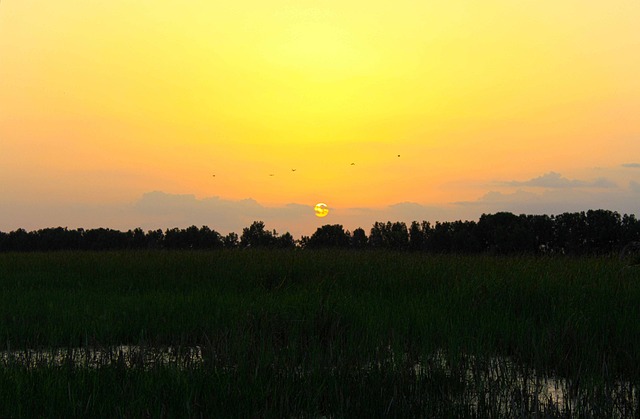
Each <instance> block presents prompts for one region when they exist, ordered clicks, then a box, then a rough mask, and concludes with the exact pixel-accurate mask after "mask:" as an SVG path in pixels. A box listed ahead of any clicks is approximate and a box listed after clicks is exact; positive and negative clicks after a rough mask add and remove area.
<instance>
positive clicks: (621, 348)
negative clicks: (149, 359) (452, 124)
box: [0, 250, 640, 417]
mask: <svg viewBox="0 0 640 419" xmlns="http://www.w3.org/2000/svg"><path fill="white" fill-rule="evenodd" d="M622 268H623V267H622V265H621V262H620V261H619V260H617V259H606V258H584V259H570V258H533V257H490V256H464V257H460V256H431V255H423V254H411V253H393V252H349V251H346V252H345V251H343V252H340V251H317V252H315V251H314V252H310V251H305V252H300V251H259V250H255V251H215V252H188V251H184V252H178V251H176V252H165V251H155V252H129V253H126V252H124V253H115V252H114V253H91V252H60V253H41V254H37V253H35V254H34V253H29V254H0V339H2V341H0V343H2V345H3V346H4V349H6V350H16V349H23V348H30V349H33V350H37V349H44V350H46V349H47V348H59V347H107V346H113V345H121V344H132V345H146V346H173V347H180V346H195V345H199V346H200V347H202V348H203V355H204V357H205V363H204V367H202V368H198V369H190V370H184V369H180V368H170V367H168V366H162V367H157V368H152V369H150V370H135V369H133V370H131V369H118V368H117V367H115V366H114V367H104V368H100V369H97V370H86V369H82V368H77V367H69V368H67V369H65V368H62V367H54V366H50V367H46V368H45V367H43V368H39V369H28V368H25V367H23V366H20V365H8V366H5V367H4V368H3V369H0V389H2V390H0V397H3V398H4V400H2V399H0V402H1V405H2V406H6V407H3V408H4V409H7V410H1V409H0V415H9V416H18V417H29V416H42V415H45V416H46V414H45V413H43V412H47V411H49V412H52V411H53V412H59V413H60V415H62V416H68V415H70V416H86V415H90V416H114V415H115V416H121V417H129V416H138V417H139V416H140V415H145V414H150V415H152V416H154V417H156V416H157V417H161V416H163V415H169V416H185V412H186V413H187V416H188V415H193V416H198V415H199V414H200V413H202V414H203V415H205V416H210V415H211V414H214V413H217V414H219V415H222V416H230V415H233V416H258V417H283V416H294V417H295V416H296V415H297V417H313V416H314V415H320V416H322V415H332V416H336V417H352V416H354V415H361V414H366V415H370V416H373V417H377V416H382V415H385V414H387V415H389V416H391V417H394V416H396V417H403V416H404V417H407V416H418V417H420V416H433V415H436V416H473V415H474V412H475V411H474V410H473V409H474V408H476V407H477V406H476V407H474V406H475V405H474V404H473V403H476V405H477V403H478V400H484V399H483V398H477V400H476V401H475V402H474V401H473V400H470V399H469V397H468V396H465V394H469V393H468V391H467V390H465V386H468V382H467V380H466V379H465V374H467V371H468V362H469V359H468V356H471V355H473V356H476V357H478V359H489V358H491V357H496V356H499V357H503V358H505V359H506V358H508V359H510V360H512V361H513V362H516V363H517V364H518V365H522V366H523V368H525V369H527V370H532V369H535V371H537V372H538V373H539V374H552V375H556V376H560V377H565V378H567V379H569V380H573V381H574V382H580V383H586V382H593V383H595V384H593V386H591V387H589V388H593V389H597V388H604V387H603V386H605V384H606V383H613V382H616V381H620V380H623V381H625V382H629V383H638V382H640V362H639V361H640V359H638V356H639V355H638V354H640V271H638V270H632V269H622ZM436 352H439V353H443V354H445V356H446V358H447V359H448V365H449V366H450V367H448V369H443V368H440V367H439V366H437V365H434V366H433V367H432V369H431V370H429V371H428V372H426V373H424V374H422V375H416V372H415V371H414V369H415V366H416V365H417V364H420V365H422V364H425V363H428V362H427V361H428V360H429V359H430V357H432V356H433V354H434V353H436ZM391 359H393V360H394V361H393V362H391V361H390V360H391ZM474 362H475V361H474ZM477 362H478V363H480V361H477ZM478 365H480V364H478ZM512 381H513V382H512V383H511V384H512V385H514V386H515V387H514V388H517V382H516V380H515V379H512ZM597 383H602V385H599V384H597ZM483 385H484V384H478V386H479V387H478V388H481V387H482V386H483ZM108 386H112V387H113V388H114V390H113V392H109V391H108V390H107V387H108ZM127 386H129V387H127ZM598 386H600V387H598ZM491 391H496V390H494V389H492V390H491ZM514 391H515V390H514ZM581 391H583V392H588V391H590V390H584V389H583V390H581ZM132 392H133V393H132ZM474 392H477V390H474ZM130 393H131V394H137V395H138V398H135V399H133V398H130V397H133V396H128V394H130ZM601 393H602V394H603V396H602V398H604V400H605V401H606V400H608V399H606V397H607V394H610V392H609V393H608V392H607V391H603V392H601ZM474 394H475V393H474ZM487 394H489V393H487ZM491 394H492V393H491ZM597 394H599V393H597V391H596V390H593V391H591V393H589V394H588V395H587V396H588V397H590V398H591V399H594V398H597V397H596V395H597ZM161 396H162V398H161ZM489 396H490V394H489V395H488V396H487V397H488V398H489V399H490V397H489ZM25 397H26V398H25ZM510 397H511V396H510ZM514 397H515V396H514ZM585 397H586V396H585ZM598 397H600V396H598ZM609 397H610V396H609ZM29 398H33V399H34V400H36V402H35V404H34V405H33V406H30V405H29V406H28V405H27V403H23V404H18V405H16V404H15V403H13V404H12V403H5V402H6V401H9V400H28V399H29ZM610 398H611V397H610ZM516 399H517V398H516ZM591 399H590V400H591ZM163 400H166V401H165V402H163ZM514 400H515V399H514ZM525 401H526V400H525V399H521V401H520V402H517V401H516V402H513V405H508V404H505V406H506V407H505V406H503V410H502V411H501V412H495V415H494V416H496V415H497V416H500V415H504V416H505V417H508V414H507V413H508V412H511V413H513V412H515V410H514V409H516V408H518V409H525V410H524V411H527V412H546V414H548V415H550V416H553V415H555V414H554V413H553V412H554V411H553V408H552V407H550V406H547V407H545V406H541V405H536V406H533V405H531V406H529V405H528V404H527V403H525ZM609 402H610V405H611V406H614V405H615V403H614V402H613V401H612V400H609ZM603 403H604V404H603ZM631 403H633V402H632V401H631ZM600 405H601V406H607V404H606V403H605V402H604V401H602V400H601V403H600ZM483 406H484V407H483V409H485V410H484V412H485V413H487V412H488V413H491V411H490V410H486V409H494V408H495V407H492V404H491V403H484V404H483ZM523 406H524V407H523ZM117 407H122V409H123V410H117ZM614 407H615V406H614ZM614 407H611V411H613V410H612V409H614ZM38 409H40V410H38ZM83 409H84V410H83ZM505 409H506V410H505ZM510 409H511V410H510ZM505 412H507V413H505ZM585 412H588V411H586V410H585ZM636 412H637V406H636ZM564 413H566V411H565V412H564ZM605 413H606V412H605ZM558 414H559V415H561V414H562V412H559V413H558ZM305 415H306V416H305ZM587 416H588V414H587Z"/></svg>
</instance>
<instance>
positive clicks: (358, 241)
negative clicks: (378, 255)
mask: <svg viewBox="0 0 640 419" xmlns="http://www.w3.org/2000/svg"><path fill="white" fill-rule="evenodd" d="M367 241H368V239H367V233H365V232H364V230H363V229H361V228H356V229H355V230H353V233H352V234H351V247H352V248H354V249H364V248H365V247H367Z"/></svg>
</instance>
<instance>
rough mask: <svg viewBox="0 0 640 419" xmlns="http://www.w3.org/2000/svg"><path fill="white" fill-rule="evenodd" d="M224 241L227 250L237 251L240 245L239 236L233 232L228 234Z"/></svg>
mask: <svg viewBox="0 0 640 419" xmlns="http://www.w3.org/2000/svg"><path fill="white" fill-rule="evenodd" d="M222 241H223V243H224V247H225V248H226V249H235V248H236V247H238V245H239V244H240V242H239V240H238V235H237V234H236V233H234V232H233V231H232V232H231V233H229V234H227V235H226V236H224V239H223V240H222Z"/></svg>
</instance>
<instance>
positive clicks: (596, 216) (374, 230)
mask: <svg viewBox="0 0 640 419" xmlns="http://www.w3.org/2000/svg"><path fill="white" fill-rule="evenodd" d="M638 241H640V221H638V220H637V219H636V217H635V215H633V214H631V215H628V214H624V215H620V214H619V213H617V212H614V211H608V210H589V211H586V212H584V211H583V212H574V213H568V212H567V213H563V214H559V215H525V214H521V215H515V214H513V213H510V212H498V213H495V214H483V215H482V216H481V217H480V219H479V220H478V221H452V222H436V223H435V224H431V223H430V222H428V221H422V222H418V221H413V222H412V223H411V224H410V225H407V224H406V223H404V222H400V221H398V222H376V223H374V224H373V226H372V227H371V229H370V231H369V234H368V235H367V233H366V232H365V230H364V229H362V228H357V229H355V230H353V231H352V232H351V231H348V230H345V229H344V227H343V226H342V225H340V224H333V225H331V224H327V225H324V226H321V227H319V228H318V229H317V230H316V231H315V233H313V234H312V235H311V236H302V237H301V238H300V239H299V240H296V239H294V238H293V236H292V235H291V234H290V233H288V232H287V233H284V234H278V232H276V231H275V230H267V229H266V228H265V225H264V223H263V222H262V221H255V222H253V223H252V224H251V225H250V226H249V227H246V228H244V229H243V230H242V234H241V235H240V236H238V235H237V234H236V233H233V232H232V233H229V234H227V235H226V236H223V235H221V234H220V233H218V232H217V231H215V230H212V229H210V228H209V227H207V226H202V227H200V228H198V227H196V226H191V227H188V228H185V229H179V228H173V229H167V230H165V231H163V230H160V229H158V230H149V231H147V232H144V231H143V230H142V229H140V228H136V229H134V230H128V231H126V232H123V231H118V230H112V229H108V228H97V229H87V230H85V229H82V228H79V229H68V228H63V227H57V228H45V229H41V230H36V231H30V232H27V231H26V230H24V229H17V230H15V231H11V232H9V233H3V232H0V252H10V251H18V252H24V251H55V250H127V249H222V248H227V249H236V248H281V249H287V248H304V249H319V248H344V249H390V250H403V251H405V250H406V251H422V252H430V253H482V252H486V253H494V254H514V253H530V254H570V255H592V254H610V253H614V252H618V251H620V249H622V248H623V247H624V246H626V245H627V244H629V243H632V242H638Z"/></svg>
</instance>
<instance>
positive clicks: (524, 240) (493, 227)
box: [477, 212, 536, 253]
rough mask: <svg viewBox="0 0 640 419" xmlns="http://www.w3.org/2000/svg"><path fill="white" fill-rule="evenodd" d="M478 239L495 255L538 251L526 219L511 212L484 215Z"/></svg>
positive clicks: (478, 229)
mask: <svg viewBox="0 0 640 419" xmlns="http://www.w3.org/2000/svg"><path fill="white" fill-rule="evenodd" d="M477 231H478V235H477V237H478V239H479V240H480V243H481V244H482V245H483V247H484V248H485V249H487V250H488V251H490V252H494V253H522V252H533V251H536V244H535V237H534V235H533V232H532V231H531V230H529V229H528V228H527V223H526V218H523V217H518V216H517V215H514V214H512V213H510V212H497V213H495V214H482V216H481V217H480V220H479V221H478V225H477Z"/></svg>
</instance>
